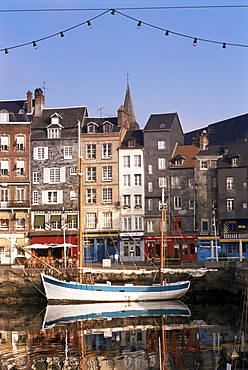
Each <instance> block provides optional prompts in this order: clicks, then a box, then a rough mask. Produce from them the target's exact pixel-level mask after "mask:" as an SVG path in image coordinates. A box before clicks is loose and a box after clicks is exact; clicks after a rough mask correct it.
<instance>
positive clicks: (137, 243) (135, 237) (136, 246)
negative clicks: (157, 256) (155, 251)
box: [120, 232, 145, 261]
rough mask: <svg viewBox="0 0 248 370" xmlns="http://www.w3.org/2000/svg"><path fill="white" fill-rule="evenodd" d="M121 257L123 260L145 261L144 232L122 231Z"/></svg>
mask: <svg viewBox="0 0 248 370" xmlns="http://www.w3.org/2000/svg"><path fill="white" fill-rule="evenodd" d="M120 258H121V260H122V261H144V260H145V254H144V233H142V232H140V233H139V232H137V233H135V232H130V233H120Z"/></svg>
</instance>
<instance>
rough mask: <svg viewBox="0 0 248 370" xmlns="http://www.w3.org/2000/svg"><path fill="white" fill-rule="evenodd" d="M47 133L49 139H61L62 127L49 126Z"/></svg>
mask: <svg viewBox="0 0 248 370" xmlns="http://www.w3.org/2000/svg"><path fill="white" fill-rule="evenodd" d="M47 135H48V139H59V138H60V136H61V128H58V127H56V128H48V129H47Z"/></svg>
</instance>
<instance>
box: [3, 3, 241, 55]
mask: <svg viewBox="0 0 248 370" xmlns="http://www.w3.org/2000/svg"><path fill="white" fill-rule="evenodd" d="M107 13H110V14H111V15H115V14H118V15H120V16H123V17H126V18H128V19H130V20H132V21H134V22H136V23H137V29H140V28H141V26H142V25H145V26H147V27H150V28H153V29H157V30H159V31H163V32H164V35H165V36H169V35H175V36H180V37H184V38H188V39H191V40H192V45H193V46H196V45H197V43H198V42H199V41H201V42H207V43H212V44H219V45H222V48H223V49H225V48H226V47H227V46H236V47H243V48H247V47H248V45H246V44H236V43H230V42H222V41H216V40H210V39H204V38H200V37H195V36H190V35H186V34H183V33H179V32H175V31H172V30H169V29H166V28H162V27H159V26H156V25H154V24H151V23H147V22H144V21H141V20H140V19H137V18H134V17H131V16H130V15H127V14H125V13H122V12H120V11H119V10H117V9H107V10H105V11H104V12H102V13H100V14H98V15H96V16H95V17H93V18H90V19H88V20H86V21H84V22H81V23H79V24H76V25H74V26H72V27H69V28H67V29H65V30H62V31H58V32H56V33H53V34H51V35H48V36H44V37H41V38H39V39H36V40H33V41H28V42H25V43H22V44H19V45H14V46H9V47H5V48H3V49H0V52H4V53H5V54H9V50H11V49H17V48H21V47H24V46H27V45H32V46H33V47H34V49H37V48H38V43H39V42H41V41H45V40H48V39H50V38H52V37H56V36H60V37H64V36H65V33H66V32H69V31H71V30H73V29H75V28H78V27H81V26H83V25H85V24H87V26H88V27H89V28H92V26H93V25H92V22H93V21H94V20H96V19H97V18H100V17H102V16H104V15H105V14H107Z"/></svg>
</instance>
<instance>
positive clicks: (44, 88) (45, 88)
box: [42, 82, 50, 100]
mask: <svg viewBox="0 0 248 370" xmlns="http://www.w3.org/2000/svg"><path fill="white" fill-rule="evenodd" d="M42 90H43V91H44V98H45V100H46V90H50V89H48V88H47V87H46V82H43V85H42Z"/></svg>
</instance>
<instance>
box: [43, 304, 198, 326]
mask: <svg viewBox="0 0 248 370" xmlns="http://www.w3.org/2000/svg"><path fill="white" fill-rule="evenodd" d="M161 315H165V316H190V315H191V313H190V310H189V308H188V306H186V304H184V303H183V302H181V301H178V300H172V301H154V302H139V303H138V302H129V303H128V302H116V303H99V304H98V303H93V304H75V305H48V306H47V308H46V314H45V318H44V323H43V328H44V329H46V328H49V327H51V326H53V325H56V324H62V323H70V322H73V321H79V320H90V319H91V320H93V319H94V320H97V319H98V320H99V319H108V320H110V319H114V318H127V317H140V316H149V317H150V316H161Z"/></svg>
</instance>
